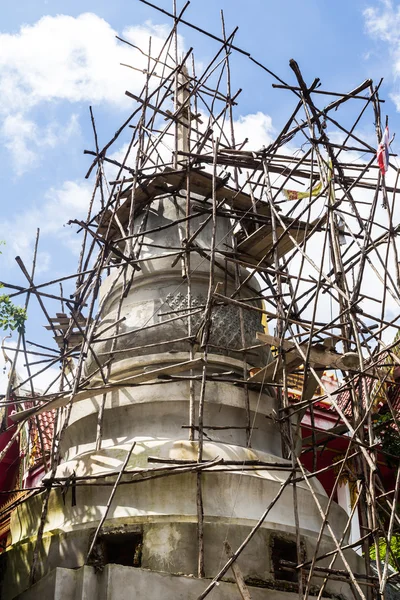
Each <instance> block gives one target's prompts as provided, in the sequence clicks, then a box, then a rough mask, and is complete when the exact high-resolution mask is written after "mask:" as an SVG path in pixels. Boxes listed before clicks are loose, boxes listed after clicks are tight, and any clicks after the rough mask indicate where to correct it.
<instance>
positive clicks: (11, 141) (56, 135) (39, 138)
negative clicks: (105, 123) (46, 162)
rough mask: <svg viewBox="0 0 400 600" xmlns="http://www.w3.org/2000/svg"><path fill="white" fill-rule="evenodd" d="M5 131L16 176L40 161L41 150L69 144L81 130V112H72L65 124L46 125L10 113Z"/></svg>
mask: <svg viewBox="0 0 400 600" xmlns="http://www.w3.org/2000/svg"><path fill="white" fill-rule="evenodd" d="M0 131H1V134H2V135H3V139H4V145H5V147H6V148H7V149H8V150H9V152H10V155H11V159H12V161H13V164H14V170H15V173H16V175H22V174H23V173H25V172H26V171H27V170H28V169H30V168H31V167H33V166H36V165H37V164H38V163H39V156H38V150H40V149H41V148H55V147H56V146H57V145H58V144H59V143H66V142H67V141H68V140H69V139H70V138H71V137H72V136H73V135H74V134H76V133H78V132H79V124H78V119H77V115H75V114H73V115H71V117H70V119H69V121H68V123H67V124H66V125H64V126H61V124H59V123H56V122H53V123H49V124H48V125H47V126H46V127H44V128H39V126H38V125H37V124H36V123H35V122H34V121H32V120H31V119H27V118H25V117H24V116H23V114H21V113H16V114H9V115H7V116H6V117H5V119H4V121H3V124H2V127H1V130H0Z"/></svg>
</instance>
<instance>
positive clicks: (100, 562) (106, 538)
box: [89, 531, 143, 571]
mask: <svg viewBox="0 0 400 600" xmlns="http://www.w3.org/2000/svg"><path fill="white" fill-rule="evenodd" d="M142 549H143V533H142V532H137V531H135V532H130V531H129V532H128V531H123V532H121V531H116V532H107V533H103V534H102V535H100V536H99V537H98V539H97V541H96V544H95V546H94V548H93V552H92V554H91V557H90V560H89V564H90V565H92V566H94V567H95V569H96V570H100V571H101V570H102V569H103V568H104V567H105V565H107V564H113V565H122V566H124V567H140V566H141V565H142Z"/></svg>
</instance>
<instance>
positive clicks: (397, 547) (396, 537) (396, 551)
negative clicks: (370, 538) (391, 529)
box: [370, 533, 400, 570]
mask: <svg viewBox="0 0 400 600" xmlns="http://www.w3.org/2000/svg"><path fill="white" fill-rule="evenodd" d="M370 557H371V558H372V559H373V560H376V552H375V546H372V547H371V550H370ZM379 558H380V560H381V562H384V560H385V558H386V540H385V539H384V538H381V539H380V540H379ZM394 559H397V562H400V534H398V533H395V534H393V536H392V539H391V542H390V552H389V564H390V565H391V566H392V567H393V568H394V569H396V570H397V567H396V563H395V560H394Z"/></svg>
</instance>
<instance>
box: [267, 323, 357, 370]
mask: <svg viewBox="0 0 400 600" xmlns="http://www.w3.org/2000/svg"><path fill="white" fill-rule="evenodd" d="M256 335H257V339H258V340H260V341H261V342H264V343H267V344H271V345H272V346H278V347H281V348H283V349H284V350H286V351H291V352H294V353H295V354H297V356H298V357H299V358H300V359H301V360H302V361H304V359H303V357H302V353H301V352H300V351H299V350H298V349H297V347H296V345H295V344H294V343H293V342H291V341H290V340H287V339H283V340H280V339H279V338H276V337H274V336H273V335H269V334H266V333H260V332H257V334H256ZM299 347H300V349H301V351H302V352H303V354H304V355H306V354H307V347H308V344H307V343H303V344H299ZM309 362H310V363H311V364H312V365H316V366H318V367H325V368H326V369H342V370H343V371H347V370H349V369H351V370H355V369H358V368H359V366H360V365H359V358H358V354H357V353H356V352H347V353H346V354H339V353H337V352H333V350H330V349H329V348H327V347H326V346H324V345H323V344H315V345H314V346H311V348H310V353H309Z"/></svg>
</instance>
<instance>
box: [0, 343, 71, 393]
mask: <svg viewBox="0 0 400 600" xmlns="http://www.w3.org/2000/svg"><path fill="white" fill-rule="evenodd" d="M17 337H18V336H17V334H16V333H14V334H13V339H8V336H7V338H6V337H5V336H4V335H3V337H2V342H4V343H2V347H3V346H5V347H6V348H12V349H11V350H5V351H4V352H5V354H6V355H7V357H8V358H9V360H10V361H13V360H14V357H15V351H14V348H16V347H17V341H16V340H17ZM33 349H34V348H33ZM27 350H28V351H29V350H31V347H30V346H29V345H28V347H27ZM41 352H44V351H43V350H42V351H41ZM28 360H29V363H33V362H36V361H39V360H43V358H42V357H40V356H34V355H31V354H28ZM44 366H45V364H43V363H41V364H37V365H31V366H30V371H31V374H32V375H35V376H34V377H33V379H32V383H33V387H34V389H35V390H36V391H38V392H44V391H45V390H47V388H48V387H49V386H50V384H52V383H53V381H54V380H55V379H56V377H57V376H58V375H59V374H60V369H59V368H58V366H53V367H49V368H48V369H46V370H45V371H43V373H40V374H38V375H36V374H37V373H39V371H41V370H42V369H43V368H44ZM10 367H11V364H10V363H9V362H6V361H5V358H4V353H3V351H1V352H0V394H5V393H6V390H7V386H8V381H9V372H10ZM16 374H17V376H18V379H19V381H20V382H21V383H22V382H23V381H25V380H26V379H27V378H28V371H27V368H26V366H25V357H24V354H23V352H20V353H19V354H18V359H17V367H16ZM57 390H58V386H57V383H56V384H55V386H54V387H52V388H51V391H57ZM17 393H18V394H21V395H24V394H26V393H27V394H30V385H29V383H26V384H25V385H23V386H22V388H21V390H20V391H18V392H17Z"/></svg>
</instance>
